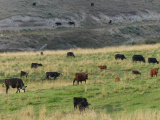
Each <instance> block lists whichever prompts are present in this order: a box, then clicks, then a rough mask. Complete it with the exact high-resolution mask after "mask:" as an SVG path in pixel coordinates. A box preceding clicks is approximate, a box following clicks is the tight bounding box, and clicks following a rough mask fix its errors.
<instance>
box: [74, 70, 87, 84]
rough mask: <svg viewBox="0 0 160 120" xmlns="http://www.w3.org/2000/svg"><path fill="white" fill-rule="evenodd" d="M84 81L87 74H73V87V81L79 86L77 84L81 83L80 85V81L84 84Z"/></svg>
mask: <svg viewBox="0 0 160 120" xmlns="http://www.w3.org/2000/svg"><path fill="white" fill-rule="evenodd" d="M86 79H88V74H85V73H83V72H81V73H75V75H74V79H73V85H74V82H75V81H77V84H78V85H79V82H81V84H82V81H85V84H86Z"/></svg>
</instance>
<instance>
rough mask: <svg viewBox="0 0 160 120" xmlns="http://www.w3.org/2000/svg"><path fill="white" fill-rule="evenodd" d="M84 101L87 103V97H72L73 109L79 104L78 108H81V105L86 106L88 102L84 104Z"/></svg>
mask: <svg viewBox="0 0 160 120" xmlns="http://www.w3.org/2000/svg"><path fill="white" fill-rule="evenodd" d="M81 102H83V103H81ZM86 103H88V101H87V98H82V97H74V98H73V104H74V109H75V108H77V106H79V109H81V108H82V107H87V106H88V105H89V104H88V105H86Z"/></svg>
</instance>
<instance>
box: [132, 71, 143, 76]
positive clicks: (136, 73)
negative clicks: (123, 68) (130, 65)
mask: <svg viewBox="0 0 160 120" xmlns="http://www.w3.org/2000/svg"><path fill="white" fill-rule="evenodd" d="M132 74H135V75H138V74H140V75H141V73H140V72H139V71H136V70H132Z"/></svg>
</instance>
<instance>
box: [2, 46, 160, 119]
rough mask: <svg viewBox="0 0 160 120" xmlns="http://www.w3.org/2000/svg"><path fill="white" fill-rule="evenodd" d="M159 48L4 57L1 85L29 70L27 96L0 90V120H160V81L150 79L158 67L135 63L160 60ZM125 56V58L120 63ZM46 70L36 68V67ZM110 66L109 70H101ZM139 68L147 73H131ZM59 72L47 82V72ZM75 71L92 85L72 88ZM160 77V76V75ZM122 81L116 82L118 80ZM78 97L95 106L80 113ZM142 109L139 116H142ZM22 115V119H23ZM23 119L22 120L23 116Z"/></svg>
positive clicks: (60, 51) (62, 52) (123, 47)
mask: <svg viewBox="0 0 160 120" xmlns="http://www.w3.org/2000/svg"><path fill="white" fill-rule="evenodd" d="M159 48H160V44H154V45H139V46H136V45H135V46H120V47H108V48H101V49H71V50H70V51H72V52H74V54H75V56H76V57H75V58H67V57H66V53H67V52H68V51H65V50H59V51H44V55H43V56H41V55H40V52H16V53H14V52H12V53H1V54H0V57H1V59H0V64H1V66H0V83H1V85H2V84H3V82H4V79H5V78H11V77H18V78H19V77H20V71H21V70H23V71H26V72H29V76H28V77H27V78H25V77H23V78H22V80H23V81H24V84H25V85H27V88H26V92H25V93H23V92H22V91H21V93H17V94H16V93H15V92H16V89H12V88H10V89H9V91H8V92H9V93H8V94H6V93H5V88H4V87H0V97H1V99H0V119H13V120H14V119H31V120H32V119H57V120H58V119H65V120H67V119H71V118H74V119H76V120H77V119H82V118H84V116H86V118H85V119H86V120H91V119H111V120H112V119H115V120H118V119H127V120H132V118H135V119H144V120H145V118H147V117H148V119H149V118H153V120H154V119H155V120H156V119H158V115H159V110H160V108H159V105H160V104H159V100H160V95H159V92H160V88H159V85H160V79H159V77H157V78H155V77H154V78H150V75H149V73H150V69H151V68H157V67H158V65H157V64H149V63H147V62H146V63H140V62H136V63H132V56H133V55H134V54H141V55H143V56H144V57H145V59H146V61H147V58H148V57H156V58H157V60H160V55H159V52H160V50H159ZM117 53H122V54H124V55H125V56H126V58H127V59H126V60H123V61H121V60H117V61H116V60H115V58H114V55H115V54H117ZM32 62H37V63H42V64H43V66H42V67H39V68H37V69H31V63H32ZM99 65H106V66H107V70H100V69H99V68H98V66H99ZM132 70H138V71H139V72H141V73H142V75H137V76H136V75H132V74H131V71H132ZM49 71H53V72H60V73H63V76H60V77H58V78H57V79H56V80H54V78H51V79H50V80H46V79H45V72H49ZM76 72H85V73H88V80H87V84H86V85H85V84H84V82H82V84H80V85H76V84H75V86H73V85H72V81H73V76H74V74H75V73H76ZM158 76H159V75H158ZM116 77H119V78H120V80H121V81H120V82H117V83H115V82H114V79H115V78H116ZM73 97H86V98H87V100H88V102H89V103H90V104H91V105H90V108H89V110H86V112H85V113H83V114H80V113H79V111H78V110H77V111H74V108H73ZM137 111H138V112H137ZM19 116H20V117H19ZM18 117H19V118H18Z"/></svg>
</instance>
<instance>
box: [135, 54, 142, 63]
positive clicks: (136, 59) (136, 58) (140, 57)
mask: <svg viewBox="0 0 160 120" xmlns="http://www.w3.org/2000/svg"><path fill="white" fill-rule="evenodd" d="M132 61H133V62H134V61H143V62H144V63H145V59H144V57H143V56H142V55H133V57H132Z"/></svg>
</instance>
